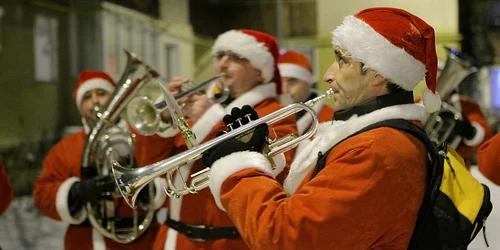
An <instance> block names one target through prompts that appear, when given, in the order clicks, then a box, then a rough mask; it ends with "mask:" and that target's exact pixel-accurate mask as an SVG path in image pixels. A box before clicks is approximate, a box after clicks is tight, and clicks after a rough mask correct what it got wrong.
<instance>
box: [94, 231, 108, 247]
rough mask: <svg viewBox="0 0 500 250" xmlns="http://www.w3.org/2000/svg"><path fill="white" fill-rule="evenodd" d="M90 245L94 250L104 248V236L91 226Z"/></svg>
mask: <svg viewBox="0 0 500 250" xmlns="http://www.w3.org/2000/svg"><path fill="white" fill-rule="evenodd" d="M92 247H93V248H94V250H106V242H104V236H102V234H101V233H99V231H97V229H95V228H92Z"/></svg>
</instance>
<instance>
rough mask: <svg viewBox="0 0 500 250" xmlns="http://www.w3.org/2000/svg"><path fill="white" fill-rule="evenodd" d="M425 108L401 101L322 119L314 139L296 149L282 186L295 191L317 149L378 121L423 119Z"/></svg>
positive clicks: (324, 150) (318, 150) (334, 143)
mask: <svg viewBox="0 0 500 250" xmlns="http://www.w3.org/2000/svg"><path fill="white" fill-rule="evenodd" d="M426 116H427V114H426V112H425V109H424V108H423V107H422V106H421V105H417V104H404V105H396V106H390V107H386V108H382V109H379V110H376V111H373V112H371V113H368V114H366V115H362V116H359V117H358V116H352V117H351V118H350V119H349V120H347V121H334V122H333V123H332V122H324V123H321V124H320V126H318V132H317V133H316V137H315V138H314V140H313V141H312V142H311V143H309V145H307V146H306V147H305V148H304V149H303V150H302V151H300V152H298V154H297V155H296V157H295V160H294V161H293V163H292V165H291V168H290V172H289V174H288V176H287V178H286V179H285V183H284V185H283V187H284V188H285V192H286V193H287V195H288V196H290V195H292V194H294V193H295V191H296V190H297V187H298V186H299V185H300V183H301V182H302V180H303V179H304V178H305V176H306V175H307V174H308V173H309V171H310V170H311V169H312V168H313V167H314V166H315V165H316V160H317V157H318V152H320V151H321V152H326V151H327V150H328V149H330V148H331V147H333V146H334V145H336V144H337V143H339V142H340V141H341V140H343V139H345V138H347V137H348V136H349V135H352V134H354V133H356V132H357V131H359V130H361V129H363V128H365V127H367V126H369V125H371V124H374V123H377V122H380V121H384V120H390V119H405V120H418V121H422V122H423V121H425V119H426Z"/></svg>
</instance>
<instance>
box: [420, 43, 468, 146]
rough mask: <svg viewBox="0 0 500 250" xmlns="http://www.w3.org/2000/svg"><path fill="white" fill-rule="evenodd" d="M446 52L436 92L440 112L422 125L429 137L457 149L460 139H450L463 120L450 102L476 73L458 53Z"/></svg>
mask: <svg viewBox="0 0 500 250" xmlns="http://www.w3.org/2000/svg"><path fill="white" fill-rule="evenodd" d="M445 49H446V50H447V52H448V56H447V59H446V64H445V66H444V69H443V70H442V71H441V75H440V76H439V78H438V82H437V88H436V91H437V92H438V93H439V95H440V96H441V100H442V105H441V110H440V111H438V112H435V113H432V114H431V115H430V116H429V118H428V119H427V121H426V122H425V124H424V130H425V131H426V132H427V134H428V135H429V137H430V138H431V139H432V140H433V141H435V142H437V143H439V144H440V143H443V142H445V141H448V145H449V146H450V147H452V148H457V147H458V145H459V144H460V142H461V141H462V138H460V137H459V136H456V137H454V138H451V137H450V135H452V134H453V129H454V128H455V126H456V125H457V124H458V123H459V122H461V121H462V120H463V117H462V113H461V112H460V107H457V106H456V105H457V104H455V103H453V101H452V100H451V97H452V94H453V92H454V90H456V89H457V88H458V85H459V84H460V83H461V82H462V81H463V80H464V79H465V78H466V77H467V76H468V75H470V74H472V73H474V72H476V69H475V68H474V67H471V65H470V63H469V62H468V61H466V60H464V59H461V58H460V57H459V56H458V55H459V53H458V52H457V51H456V50H454V49H450V48H447V47H445Z"/></svg>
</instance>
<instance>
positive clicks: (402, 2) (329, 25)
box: [317, 0, 458, 33]
mask: <svg viewBox="0 0 500 250" xmlns="http://www.w3.org/2000/svg"><path fill="white" fill-rule="evenodd" d="M317 6H318V15H317V17H318V20H317V21H318V33H325V32H331V31H332V30H333V29H334V28H335V27H336V26H337V25H339V24H340V23H341V21H342V19H343V17H344V16H346V15H352V14H355V13H356V12H358V11H360V10H362V9H365V8H370V7H395V8H402V9H405V10H407V11H409V12H411V13H412V14H414V15H416V16H419V17H420V18H422V19H423V20H425V21H426V22H427V23H429V24H430V25H431V26H433V27H434V29H435V30H439V31H446V32H458V1H456V0H438V1H436V0H419V1H415V0H397V1H396V0H371V1H368V0H350V1H339V0H317ZM430 6H432V7H430Z"/></svg>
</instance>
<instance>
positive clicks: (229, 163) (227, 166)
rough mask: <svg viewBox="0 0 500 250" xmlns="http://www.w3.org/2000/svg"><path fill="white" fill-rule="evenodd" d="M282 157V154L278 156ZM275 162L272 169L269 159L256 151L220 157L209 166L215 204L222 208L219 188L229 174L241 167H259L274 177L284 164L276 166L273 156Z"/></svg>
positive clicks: (276, 160)
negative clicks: (274, 167) (274, 166)
mask: <svg viewBox="0 0 500 250" xmlns="http://www.w3.org/2000/svg"><path fill="white" fill-rule="evenodd" d="M280 157H283V158H284V156H280ZM273 159H274V160H275V163H276V169H274V170H273V169H272V167H271V163H270V162H269V160H268V159H267V158H266V157H265V156H264V155H263V154H261V153H258V152H250V151H243V152H236V153H232V154H230V155H227V156H225V157H222V158H220V159H218V160H217V161H215V162H214V164H213V165H212V167H211V168H210V191H211V192H212V195H213V196H214V199H215V204H217V206H218V207H219V208H220V209H221V210H223V211H226V210H225V209H224V207H222V204H221V202H220V189H221V186H222V183H223V182H224V181H225V180H226V179H227V178H228V177H229V176H231V175H233V174H235V173H237V172H239V171H241V170H243V169H249V168H254V169H259V170H262V171H263V172H265V173H266V174H268V175H269V176H272V177H276V176H277V175H278V174H279V173H280V172H281V171H283V168H284V164H283V165H281V166H278V161H279V160H278V159H277V158H273ZM278 167H281V169H279V168H278Z"/></svg>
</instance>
